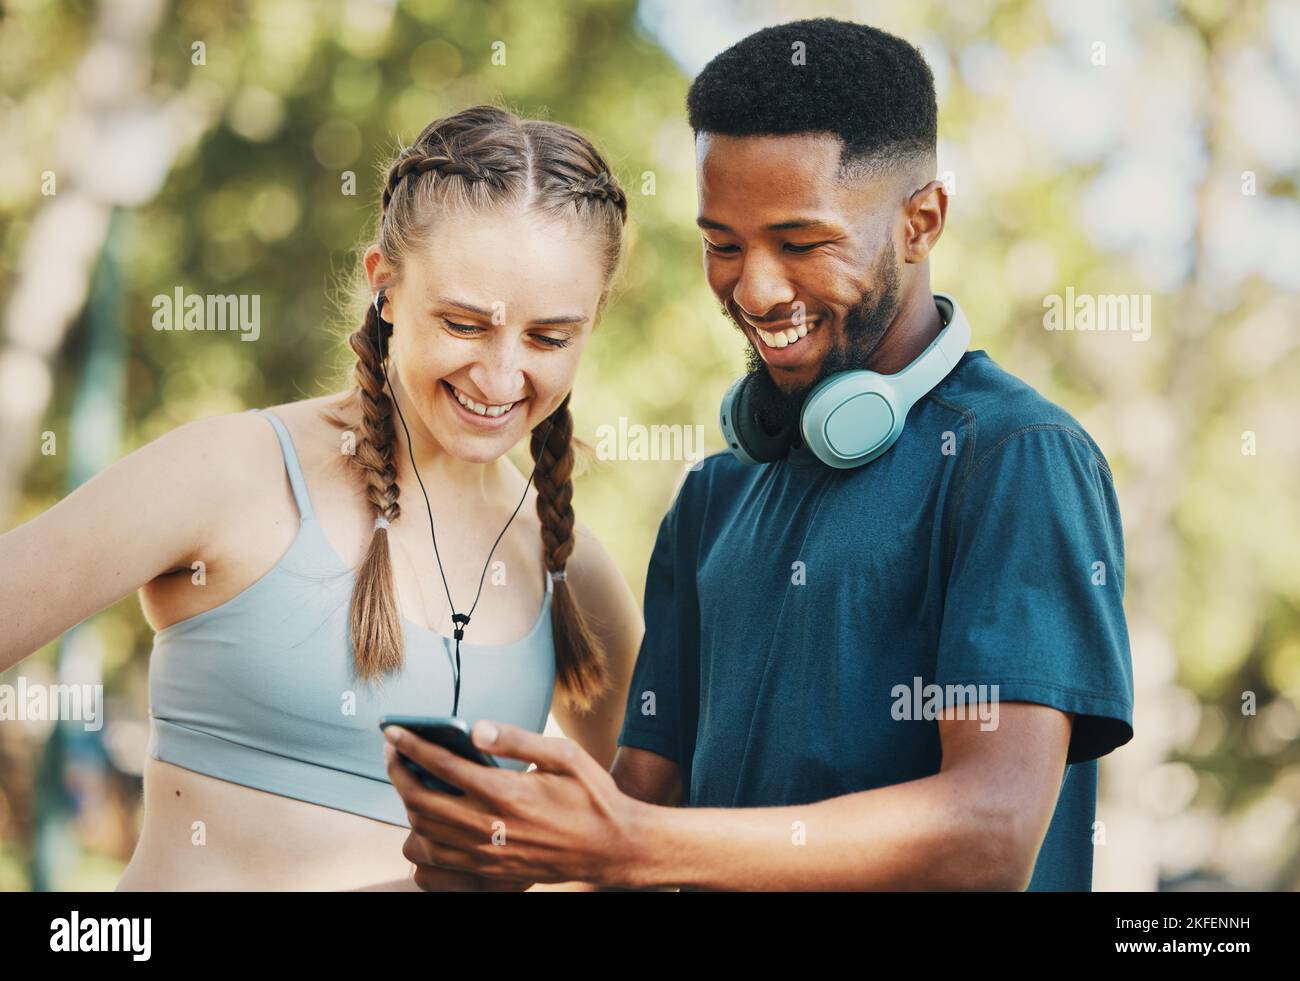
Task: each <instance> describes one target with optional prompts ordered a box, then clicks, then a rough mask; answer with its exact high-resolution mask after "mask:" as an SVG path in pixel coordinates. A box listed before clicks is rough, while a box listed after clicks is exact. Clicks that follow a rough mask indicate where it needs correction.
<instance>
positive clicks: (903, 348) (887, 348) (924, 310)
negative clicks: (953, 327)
mask: <svg viewBox="0 0 1300 981" xmlns="http://www.w3.org/2000/svg"><path fill="white" fill-rule="evenodd" d="M942 330H943V318H942V317H940V316H939V308H938V307H937V306H936V305H935V302H934V294H933V293H931V292H930V287H929V284H923V285H922V286H921V287H920V288H919V289H915V290H912V291H911V293H909V294H908V295H907V296H905V297H904V298H903V300H902V302H901V303H900V304H899V307H898V313H897V314H896V315H895V316H894V322H893V323H892V324H891V325H890V327H889V330H888V331H886V333H885V337H884V340H882V341H881V342H880V346H879V347H878V348H876V350H875V353H874V354H872V356H871V361H870V364H869V367H870V368H871V370H872V371H875V372H878V373H880V374H882V375H894V374H897V373H898V372H900V371H902V370H903V369H904V368H906V367H907V366H908V365H909V364H911V363H912V362H913V361H915V360H916V359H917V358H918V357H920V355H921V352H922V351H924V350H925V349H926V347H928V346H929V344H930V342H931V341H933V340H934V339H935V338H936V337H938V336H939V332H940V331H942Z"/></svg>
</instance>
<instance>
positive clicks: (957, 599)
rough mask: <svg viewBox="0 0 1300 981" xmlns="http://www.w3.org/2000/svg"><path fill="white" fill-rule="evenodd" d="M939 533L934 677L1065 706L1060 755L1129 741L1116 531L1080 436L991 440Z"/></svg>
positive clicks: (1129, 681)
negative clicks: (945, 566) (944, 542)
mask: <svg viewBox="0 0 1300 981" xmlns="http://www.w3.org/2000/svg"><path fill="white" fill-rule="evenodd" d="M948 541H949V544H950V549H951V564H950V567H949V579H948V589H947V593H946V597H945V600H944V612H943V626H942V629H941V632H940V641H939V654H938V661H937V667H936V677H935V683H936V684H937V685H939V686H941V687H942V688H943V690H944V691H945V692H948V691H949V689H948V686H949V685H953V686H964V685H986V686H989V687H991V686H992V685H997V686H998V688H997V699H998V701H999V702H1012V701H1021V702H1037V703H1039V704H1042V705H1050V706H1052V707H1054V708H1057V709H1060V710H1061V711H1063V712H1070V713H1074V715H1075V719H1074V724H1073V727H1072V730H1071V735H1070V746H1069V750H1068V754H1067V758H1066V762H1067V763H1082V762H1085V761H1087V760H1091V759H1096V758H1097V757H1099V756H1103V755H1105V754H1106V753H1109V752H1110V751H1111V750H1113V749H1115V748H1116V747H1118V746H1122V745H1123V744H1124V743H1126V742H1128V741H1129V740H1130V739H1132V738H1133V665H1132V660H1131V657H1130V653H1129V642H1128V626H1127V623H1126V621H1125V617H1124V540H1123V529H1122V527H1121V524H1120V514H1119V502H1118V500H1117V498H1116V496H1115V490H1114V487H1113V485H1112V481H1111V476H1110V471H1109V468H1108V467H1107V466H1106V465H1105V462H1104V460H1101V459H1099V458H1098V456H1097V455H1096V454H1095V453H1094V451H1093V447H1092V444H1091V442H1090V441H1089V440H1088V439H1087V438H1086V437H1085V436H1083V435H1082V434H1080V433H1078V432H1075V431H1074V430H1071V429H1067V428H1065V427H1063V426H1055V425H1051V426H1047V425H1043V426H1033V427H1026V428H1025V429H1021V430H1017V431H1016V432H1015V433H1012V434H1011V435H1010V436H1007V437H1006V438H1004V439H1002V440H1001V441H1000V442H999V443H998V444H997V445H996V446H994V447H993V448H991V449H989V450H988V451H986V452H985V453H983V454H981V455H979V456H978V457H977V458H976V459H975V460H974V462H973V463H972V469H971V471H970V473H969V474H968V475H967V476H966V478H965V479H964V481H963V483H962V485H961V489H960V490H958V492H957V494H956V497H955V500H954V505H953V512H952V517H951V527H950V532H949V537H948ZM945 704H951V700H947V699H946V700H945Z"/></svg>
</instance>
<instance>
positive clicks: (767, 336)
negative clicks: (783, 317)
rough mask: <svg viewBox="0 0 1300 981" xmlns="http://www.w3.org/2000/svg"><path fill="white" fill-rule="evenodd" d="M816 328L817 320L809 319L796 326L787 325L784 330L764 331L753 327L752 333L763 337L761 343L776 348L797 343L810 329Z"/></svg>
mask: <svg viewBox="0 0 1300 981" xmlns="http://www.w3.org/2000/svg"><path fill="white" fill-rule="evenodd" d="M816 329H817V321H816V320H810V321H808V323H806V324H800V325H799V326H798V327H787V328H786V329H785V330H778V331H766V330H759V328H757V327H755V328H754V333H756V334H758V336H759V337H761V338H762V339H763V343H764V344H766V345H767V346H768V347H774V348H777V349H778V350H779V349H780V348H783V347H789V346H790V345H791V344H797V343H798V342H799V341H800V340H802V339H803V338H805V337H807V336H808V335H809V334H810V333H811V332H812V331H814V330H816Z"/></svg>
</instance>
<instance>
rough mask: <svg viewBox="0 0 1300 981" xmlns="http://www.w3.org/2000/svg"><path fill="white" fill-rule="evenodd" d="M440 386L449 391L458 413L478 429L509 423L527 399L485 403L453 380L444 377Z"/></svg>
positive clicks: (453, 406) (496, 427)
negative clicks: (453, 383)
mask: <svg viewBox="0 0 1300 981" xmlns="http://www.w3.org/2000/svg"><path fill="white" fill-rule="evenodd" d="M440 387H441V388H442V390H443V391H444V392H446V393H447V397H448V399H449V400H450V402H451V404H452V408H453V411H454V412H455V413H456V415H457V416H458V417H459V418H461V419H462V420H464V422H465V423H466V424H468V425H470V426H474V427H475V428H478V429H500V428H502V427H503V426H506V425H509V424H510V422H511V421H513V420H514V418H515V416H517V415H518V414H519V413H518V412H516V411H515V410H516V409H518V408H519V406H520V405H522V404H523V403H524V402H526V401H527V399H517V400H515V401H514V402H507V403H505V404H504V405H485V404H484V403H482V402H478V401H476V400H474V399H472V398H470V397H469V396H468V395H466V394H465V393H464V392H462V391H460V390H459V389H458V388H456V386H454V385H452V384H451V382H449V381H447V380H446V379H443V380H442V382H441V385H440Z"/></svg>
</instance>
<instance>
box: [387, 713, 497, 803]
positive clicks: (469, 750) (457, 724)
mask: <svg viewBox="0 0 1300 981" xmlns="http://www.w3.org/2000/svg"><path fill="white" fill-rule="evenodd" d="M388 726H401V727H402V728H403V729H406V730H407V731H409V732H413V733H415V734H416V735H417V736H419V737H420V738H421V739H427V740H428V741H429V742H431V743H436V744H437V745H439V746H441V747H442V748H443V749H448V750H451V752H453V753H455V754H456V755H457V756H460V757H463V758H465V759H467V760H469V761H470V762H471V763H478V764H479V765H480V766H495V767H500V766H501V764H500V763H498V762H497V761H496V760H495V759H494V758H493V757H491V756H489V755H488V754H487V753H485V752H483V750H481V749H479V748H478V747H477V746H475V745H474V740H473V739H472V738H471V736H470V725H469V723H468V722H466V721H465V720H464V719H462V718H460V717H458V716H455V715H446V716H440V717H437V718H434V717H432V716H420V715H386V716H384V717H383V718H382V719H380V720H379V728H380V729H381V730H383V729H385V728H386V727H388ZM402 762H403V763H405V764H406V768H407V769H408V770H410V771H411V772H412V773H414V774H415V775H416V776H417V777H419V778H420V783H422V784H424V785H425V786H426V787H428V788H429V789H430V790H437V791H441V792H442V793H444V794H454V795H455V796H457V797H464V796H465V792H464V791H463V790H460V789H458V788H456V787H453V786H452V785H451V784H449V783H447V782H446V781H445V780H440V779H438V778H437V777H435V776H434V775H433V774H432V773H430V772H429V771H428V770H426V769H425V768H424V767H422V766H420V764H418V763H416V762H415V761H414V760H411V759H408V758H407V757H405V756H403V757H402Z"/></svg>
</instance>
